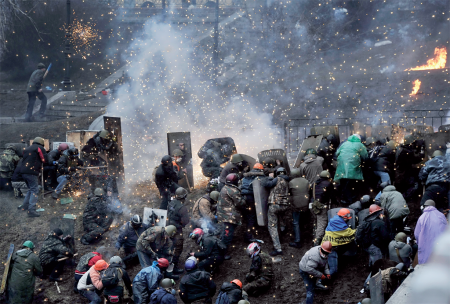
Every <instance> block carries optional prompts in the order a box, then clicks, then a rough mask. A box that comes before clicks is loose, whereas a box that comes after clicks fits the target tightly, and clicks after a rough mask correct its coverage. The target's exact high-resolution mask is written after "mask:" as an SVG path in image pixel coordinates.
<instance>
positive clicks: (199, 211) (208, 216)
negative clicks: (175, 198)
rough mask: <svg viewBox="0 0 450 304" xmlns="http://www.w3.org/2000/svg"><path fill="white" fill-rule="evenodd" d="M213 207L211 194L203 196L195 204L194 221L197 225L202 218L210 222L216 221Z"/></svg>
mask: <svg viewBox="0 0 450 304" xmlns="http://www.w3.org/2000/svg"><path fill="white" fill-rule="evenodd" d="M213 205H214V202H213V200H212V199H211V198H210V197H209V194H205V195H203V196H202V197H201V198H199V199H198V200H197V201H196V202H195V203H194V207H192V220H193V221H194V222H196V223H197V225H198V221H199V220H200V219H202V218H204V219H205V220H209V221H210V222H212V221H214V219H215V216H214V213H213V207H212V206H213ZM199 226H201V225H199Z"/></svg>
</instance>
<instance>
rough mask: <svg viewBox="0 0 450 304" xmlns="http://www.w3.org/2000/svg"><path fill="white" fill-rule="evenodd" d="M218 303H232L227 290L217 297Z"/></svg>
mask: <svg viewBox="0 0 450 304" xmlns="http://www.w3.org/2000/svg"><path fill="white" fill-rule="evenodd" d="M216 304H230V299H229V298H228V295H227V293H226V292H223V291H221V292H220V294H219V296H218V297H217V299H216Z"/></svg>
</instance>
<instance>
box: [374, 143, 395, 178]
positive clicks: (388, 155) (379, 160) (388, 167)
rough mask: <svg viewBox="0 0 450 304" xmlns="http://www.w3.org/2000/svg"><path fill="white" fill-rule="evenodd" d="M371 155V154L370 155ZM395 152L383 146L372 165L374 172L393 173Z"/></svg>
mask: <svg viewBox="0 0 450 304" xmlns="http://www.w3.org/2000/svg"><path fill="white" fill-rule="evenodd" d="M369 154H370V153H369ZM394 162H395V152H394V150H393V149H391V148H390V147H389V146H381V149H380V151H378V153H377V155H376V158H375V159H374V162H373V164H372V170H373V171H381V172H388V173H389V172H392V170H393V169H394V168H393V167H394Z"/></svg>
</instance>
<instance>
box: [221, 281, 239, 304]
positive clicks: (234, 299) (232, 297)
mask: <svg viewBox="0 0 450 304" xmlns="http://www.w3.org/2000/svg"><path fill="white" fill-rule="evenodd" d="M222 293H226V294H227V296H228V300H229V303H230V304H237V303H238V302H239V301H240V300H244V298H243V297H242V289H241V288H240V287H239V286H237V285H236V284H234V283H230V282H225V283H223V284H222V287H220V293H219V296H218V297H220V295H221V294H222Z"/></svg>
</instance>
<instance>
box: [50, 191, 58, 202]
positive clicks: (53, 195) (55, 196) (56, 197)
mask: <svg viewBox="0 0 450 304" xmlns="http://www.w3.org/2000/svg"><path fill="white" fill-rule="evenodd" d="M52 198H53V199H55V200H57V199H58V198H59V195H58V193H56V192H52Z"/></svg>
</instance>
